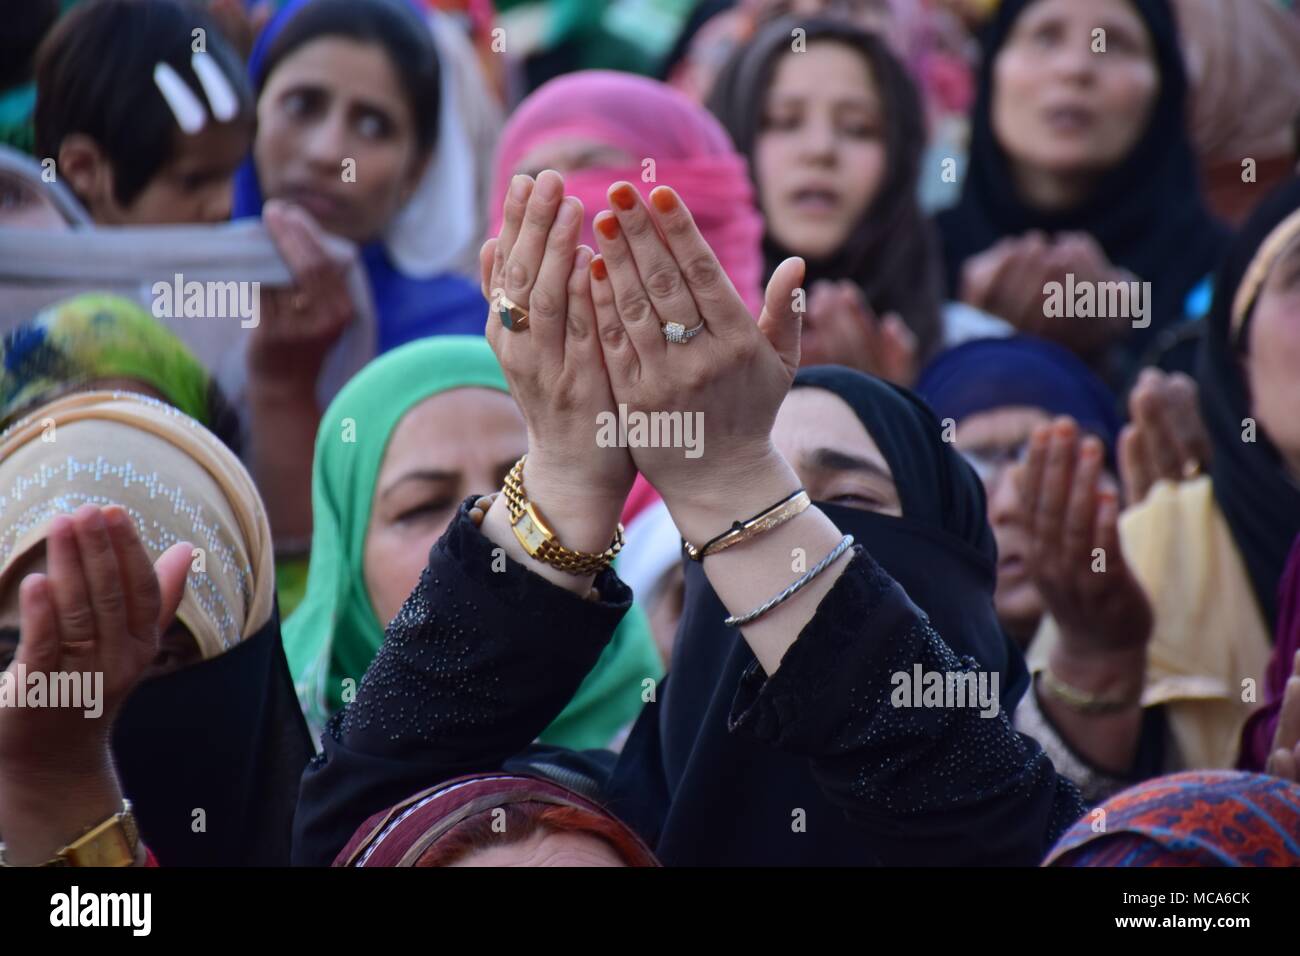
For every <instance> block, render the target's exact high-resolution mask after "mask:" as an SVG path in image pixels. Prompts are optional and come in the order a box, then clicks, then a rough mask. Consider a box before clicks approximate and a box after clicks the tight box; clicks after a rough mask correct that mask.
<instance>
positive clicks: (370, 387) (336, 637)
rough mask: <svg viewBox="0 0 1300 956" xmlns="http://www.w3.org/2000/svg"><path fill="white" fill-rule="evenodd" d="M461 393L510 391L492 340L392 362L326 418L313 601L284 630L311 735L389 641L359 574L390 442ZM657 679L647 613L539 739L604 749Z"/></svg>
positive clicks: (317, 466)
mask: <svg viewBox="0 0 1300 956" xmlns="http://www.w3.org/2000/svg"><path fill="white" fill-rule="evenodd" d="M456 388H491V389H496V390H497V391H501V392H508V386H507V385H506V380H505V375H504V374H503V373H502V371H501V367H500V366H499V365H498V364H497V360H496V356H495V355H493V354H492V349H491V347H490V346H489V345H488V343H487V340H486V339H483V338H481V337H478V336H462V335H443V336H437V337H434V338H428V339H421V340H419V341H416V342H412V343H410V344H409V345H405V346H402V347H401V348H399V349H395V350H393V351H391V352H388V353H387V354H385V355H383V356H381V357H380V358H378V359H376V360H375V361H373V362H371V363H370V364H369V365H367V366H366V367H365V368H364V369H362V370H361V372H360V373H359V374H357V376H356V377H355V378H353V379H352V380H351V381H349V382H348V383H347V384H346V385H345V386H344V387H343V389H342V390H341V391H340V392H339V393H338V395H337V396H336V397H335V399H334V401H333V402H332V403H331V404H330V407H329V408H328V409H327V410H326V411H325V414H324V416H322V418H321V424H320V431H319V433H318V434H317V438H316V457H315V461H314V464H313V466H312V546H311V562H310V564H309V566H308V572H307V593H306V595H305V596H304V598H303V601H302V603H301V604H300V605H299V606H298V609H297V610H296V611H295V612H294V613H293V614H292V615H291V616H290V617H289V619H288V620H287V621H286V622H285V625H284V643H285V652H286V654H287V655H288V658H289V668H290V670H291V671H292V672H293V679H294V684H295V686H296V687H297V690H298V698H299V700H300V701H301V703H302V707H303V711H304V712H305V713H306V715H307V719H308V721H309V722H310V723H311V724H312V725H313V728H314V729H319V728H321V727H323V726H324V724H325V722H326V721H327V720H328V719H329V717H330V716H331V715H332V714H333V713H334V712H336V711H338V710H339V709H341V708H342V706H343V704H344V701H343V688H344V681H345V680H346V679H348V678H351V679H352V680H353V681H355V682H357V683H359V682H360V679H361V676H362V675H363V674H364V673H365V672H366V668H367V667H369V666H370V662H371V661H372V660H373V659H374V656H375V654H376V653H377V652H378V650H379V646H380V645H381V644H382V643H383V640H384V624H383V623H382V622H381V621H380V620H379V619H378V617H377V616H376V614H375V611H374V608H373V607H372V605H371V603H370V595H369V593H368V591H367V589H366V583H365V574H364V571H363V569H364V563H365V542H366V530H367V528H368V527H369V525H370V509H371V503H372V501H373V500H374V491H375V485H376V483H377V482H378V480H379V469H380V465H381V464H382V463H383V458H384V453H385V451H386V450H387V447H388V440H389V437H390V436H391V435H392V434H393V432H394V431H395V430H396V429H397V426H398V424H399V423H400V422H401V420H402V418H403V417H405V415H406V413H407V412H409V411H410V410H411V409H412V408H414V407H415V406H416V405H417V404H419V403H420V402H422V401H424V400H425V399H427V398H431V397H433V396H434V395H439V394H441V393H442V392H447V391H450V390H452V389H456ZM489 490H491V489H487V488H485V489H483V491H484V492H487V491H489ZM661 671H662V667H661V665H660V663H659V658H658V655H657V653H656V651H655V647H654V641H653V639H652V638H651V635H650V629H649V626H648V623H647V621H646V619H645V615H644V614H643V613H642V612H641V611H640V609H639V608H636V607H633V609H632V611H631V612H629V613H628V614H627V616H626V617H624V619H623V622H622V623H621V624H620V625H619V628H618V630H617V631H616V632H615V634H614V638H613V640H611V641H610V644H609V646H608V647H606V648H605V651H604V653H603V654H602V655H601V657H600V660H599V661H598V662H597V664H596V667H595V668H594V669H593V670H592V672H591V673H590V674H589V675H587V679H586V680H585V681H584V682H583V684H582V686H581V687H579V688H578V692H577V693H576V694H575V695H574V698H573V700H572V701H571V702H570V703H569V706H568V707H566V708H565V709H564V712H563V713H561V714H560V716H559V717H558V718H557V719H556V720H555V722H554V723H553V724H551V726H550V727H548V728H547V731H546V733H545V734H543V735H542V738H541V739H542V740H543V741H545V742H547V743H551V744H558V745H561V746H566V747H573V748H576V749H585V748H588V747H604V746H606V745H607V744H608V743H609V742H610V740H611V739H612V738H613V737H614V735H615V734H616V733H617V732H618V731H619V730H620V729H621V728H622V727H623V726H624V725H626V724H627V723H628V722H630V721H631V720H633V719H634V718H635V717H636V715H637V713H638V712H639V710H640V708H641V686H642V684H641V682H642V681H643V680H644V679H645V678H647V677H650V678H655V679H658V678H659V676H661ZM352 686H353V687H355V684H354V685H352Z"/></svg>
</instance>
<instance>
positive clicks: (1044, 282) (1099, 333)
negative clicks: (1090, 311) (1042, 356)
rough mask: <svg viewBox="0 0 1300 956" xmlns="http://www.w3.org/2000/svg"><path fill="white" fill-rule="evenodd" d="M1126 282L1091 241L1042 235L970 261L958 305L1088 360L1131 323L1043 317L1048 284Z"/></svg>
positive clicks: (1005, 243)
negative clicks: (1069, 277)
mask: <svg viewBox="0 0 1300 956" xmlns="http://www.w3.org/2000/svg"><path fill="white" fill-rule="evenodd" d="M1069 274H1073V275H1074V279H1075V283H1076V285H1078V284H1079V283H1084V282H1091V283H1103V282H1128V281H1131V280H1132V279H1133V278H1134V277H1133V276H1132V275H1130V274H1129V273H1127V272H1124V271H1123V270H1120V269H1117V268H1116V267H1115V266H1113V265H1112V264H1111V263H1110V261H1109V260H1108V259H1107V258H1106V254H1105V253H1104V252H1103V251H1102V249H1101V247H1100V246H1099V245H1098V244H1097V242H1096V240H1095V239H1093V238H1092V237H1091V236H1089V235H1086V234H1083V233H1066V234H1064V235H1060V236H1057V237H1055V238H1048V237H1047V236H1045V235H1044V234H1043V233H1041V232H1037V231H1033V232H1028V233H1026V234H1025V235H1023V236H1011V237H1008V238H1006V239H1003V240H1002V241H1000V242H998V243H997V244H995V245H993V246H991V247H990V248H988V249H987V250H985V251H984V252H982V253H980V254H979V255H977V256H973V257H971V259H970V260H968V261H967V263H966V265H965V266H964V267H963V270H962V296H961V297H962V301H964V302H967V303H969V304H970V305H973V306H975V307H976V308H978V309H983V310H984V311H985V312H989V313H991V314H992V315H997V316H1000V317H1001V318H1003V319H1006V320H1007V321H1008V322H1010V323H1011V324H1012V325H1014V326H1015V327H1016V328H1017V329H1019V330H1020V331H1021V332H1025V333H1028V334H1031V335H1037V336H1039V337H1041V338H1045V339H1050V340H1052V341H1054V342H1057V343H1058V344H1060V345H1061V346H1063V347H1065V348H1068V349H1070V350H1071V351H1073V352H1075V353H1077V354H1079V355H1083V356H1091V355H1094V354H1096V353H1097V352H1098V351H1100V350H1101V349H1103V348H1104V347H1105V346H1106V345H1108V344H1109V343H1111V342H1113V341H1115V340H1116V339H1118V338H1120V337H1122V336H1123V335H1124V334H1125V331H1126V329H1127V327H1128V324H1129V322H1130V321H1131V317H1129V316H1117V317H1112V318H1110V319H1109V320H1107V319H1103V318H1070V317H1068V316H1067V317H1057V316H1049V315H1048V314H1047V308H1046V305H1047V297H1046V296H1047V293H1046V289H1047V286H1048V283H1051V282H1059V283H1062V284H1063V285H1064V284H1065V282H1066V277H1067V275H1069Z"/></svg>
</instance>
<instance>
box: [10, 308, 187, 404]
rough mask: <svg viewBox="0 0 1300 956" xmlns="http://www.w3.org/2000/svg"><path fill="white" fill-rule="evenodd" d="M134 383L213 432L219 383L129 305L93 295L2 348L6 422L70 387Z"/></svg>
mask: <svg viewBox="0 0 1300 956" xmlns="http://www.w3.org/2000/svg"><path fill="white" fill-rule="evenodd" d="M108 378H129V379H135V380H136V381H139V382H142V383H144V384H145V385H148V386H150V387H151V388H153V389H154V390H155V391H157V392H158V393H159V394H160V395H162V397H163V398H164V399H166V400H167V402H168V403H169V404H171V405H173V406H175V407H176V408H178V409H180V410H181V411H182V412H184V413H185V414H186V415H189V416H190V417H191V418H194V419H197V420H198V421H199V422H200V423H202V424H203V425H206V426H207V427H209V428H211V427H212V426H213V421H212V417H213V416H212V405H211V397H212V380H211V378H210V377H209V375H208V373H207V370H206V369H205V368H204V367H203V364H202V363H201V362H199V360H198V359H197V358H195V357H194V354H193V353H192V352H190V350H189V349H188V348H186V347H185V345H184V343H182V342H181V340H180V339H178V338H177V337H176V336H175V335H174V334H172V332H171V331H170V330H168V329H167V328H166V327H165V326H163V325H162V324H161V323H160V322H159V321H158V320H157V319H155V318H154V317H153V316H151V315H150V314H149V313H148V312H146V311H145V310H144V309H142V308H141V307H140V306H138V305H136V304H135V303H134V302H132V301H130V300H129V299H123V298H121V297H119V296H115V295H103V294H100V293H92V294H89V295H79V296H77V297H75V298H72V299H67V300H65V301H63V302H59V303H57V304H55V305H52V306H50V307H49V308H47V309H45V310H43V311H42V312H41V313H40V314H38V315H37V316H36V318H34V319H32V320H31V321H30V322H28V323H26V324H24V325H20V326H18V327H17V328H14V329H11V330H10V331H9V332H7V333H6V334H5V336H4V340H3V342H2V343H0V424H2V423H4V422H6V421H8V420H9V419H10V418H12V417H13V416H14V415H15V413H17V412H20V411H22V410H23V409H25V408H26V407H27V406H29V405H31V404H33V403H35V402H38V401H40V400H42V399H45V398H47V397H49V398H52V397H54V396H56V395H58V394H61V393H62V392H64V391H66V390H67V387H68V386H69V385H75V384H78V383H82V382H90V381H94V380H96V379H108Z"/></svg>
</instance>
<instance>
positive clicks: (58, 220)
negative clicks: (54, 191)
mask: <svg viewBox="0 0 1300 956" xmlns="http://www.w3.org/2000/svg"><path fill="white" fill-rule="evenodd" d="M0 226H7V227H11V228H15V229H67V228H68V224H67V223H66V222H64V221H63V216H62V215H60V213H59V211H58V210H57V209H56V208H54V204H53V203H51V202H50V201H49V199H47V198H46V197H45V196H44V195H43V194H42V193H41V191H40V190H39V189H36V188H34V187H33V186H31V185H30V184H28V183H27V182H26V181H25V180H23V179H22V178H20V177H18V176H15V175H13V174H11V173H6V172H0Z"/></svg>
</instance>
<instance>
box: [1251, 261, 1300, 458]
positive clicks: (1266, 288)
mask: <svg viewBox="0 0 1300 956" xmlns="http://www.w3.org/2000/svg"><path fill="white" fill-rule="evenodd" d="M1249 335H1250V348H1249V352H1248V354H1247V355H1246V357H1245V365H1246V378H1247V381H1248V382H1249V384H1250V393H1251V411H1252V412H1253V413H1254V415H1255V418H1256V420H1257V421H1258V422H1259V425H1260V427H1261V428H1262V429H1263V430H1264V432H1265V433H1266V434H1267V435H1268V437H1269V439H1270V440H1271V441H1272V442H1273V444H1274V445H1276V446H1277V448H1278V451H1279V452H1281V454H1282V457H1283V459H1284V460H1285V461H1286V463H1287V466H1288V468H1289V470H1290V472H1291V477H1292V479H1293V480H1294V481H1296V482H1298V483H1300V239H1296V240H1294V241H1292V243H1291V244H1290V246H1289V247H1288V248H1286V249H1285V250H1283V252H1282V254H1281V255H1280V256H1278V260H1277V262H1275V263H1274V264H1273V269H1272V271H1270V272H1269V275H1268V278H1267V279H1266V280H1265V281H1264V285H1263V288H1262V289H1261V290H1260V295H1259V300H1258V301H1257V302H1256V303H1255V312H1254V315H1253V317H1252V318H1251V320H1250V331H1249Z"/></svg>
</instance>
